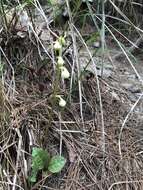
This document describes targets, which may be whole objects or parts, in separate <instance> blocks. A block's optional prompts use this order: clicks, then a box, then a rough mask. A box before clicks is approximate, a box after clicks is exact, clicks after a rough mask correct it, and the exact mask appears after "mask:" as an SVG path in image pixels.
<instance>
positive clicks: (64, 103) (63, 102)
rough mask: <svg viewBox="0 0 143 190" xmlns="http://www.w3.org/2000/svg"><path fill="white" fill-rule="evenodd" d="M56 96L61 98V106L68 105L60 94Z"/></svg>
mask: <svg viewBox="0 0 143 190" xmlns="http://www.w3.org/2000/svg"><path fill="white" fill-rule="evenodd" d="M56 97H57V98H59V106H60V107H65V106H66V101H65V100H64V99H63V98H62V97H61V96H60V95H56Z"/></svg>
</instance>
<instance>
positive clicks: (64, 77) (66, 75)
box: [60, 66, 70, 79]
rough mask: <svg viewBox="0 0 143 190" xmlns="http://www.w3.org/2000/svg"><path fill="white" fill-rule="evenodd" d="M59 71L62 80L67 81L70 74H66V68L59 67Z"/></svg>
mask: <svg viewBox="0 0 143 190" xmlns="http://www.w3.org/2000/svg"><path fill="white" fill-rule="evenodd" d="M60 69H61V77H62V78H63V79H68V78H69V77H70V73H69V72H68V70H67V68H66V67H64V66H63V67H60Z"/></svg>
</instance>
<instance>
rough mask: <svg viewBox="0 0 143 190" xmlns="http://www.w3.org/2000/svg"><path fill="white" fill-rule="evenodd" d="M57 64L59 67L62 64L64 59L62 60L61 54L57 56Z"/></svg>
mask: <svg viewBox="0 0 143 190" xmlns="http://www.w3.org/2000/svg"><path fill="white" fill-rule="evenodd" d="M57 64H58V66H59V67H61V66H63V65H64V60H63V58H62V57H61V56H59V57H58V61H57Z"/></svg>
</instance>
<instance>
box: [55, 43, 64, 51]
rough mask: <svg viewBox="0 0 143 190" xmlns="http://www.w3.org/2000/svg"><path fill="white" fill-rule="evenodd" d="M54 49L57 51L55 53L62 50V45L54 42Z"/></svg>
mask: <svg viewBox="0 0 143 190" xmlns="http://www.w3.org/2000/svg"><path fill="white" fill-rule="evenodd" d="M54 49H55V50H57V51H59V50H61V49H62V45H61V44H60V42H59V41H55V44H54Z"/></svg>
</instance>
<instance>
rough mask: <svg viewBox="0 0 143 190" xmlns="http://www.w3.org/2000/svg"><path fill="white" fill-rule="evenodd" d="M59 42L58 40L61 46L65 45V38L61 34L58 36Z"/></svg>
mask: <svg viewBox="0 0 143 190" xmlns="http://www.w3.org/2000/svg"><path fill="white" fill-rule="evenodd" d="M59 42H60V44H61V45H63V46H65V44H66V41H65V38H64V37H62V36H60V37H59Z"/></svg>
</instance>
